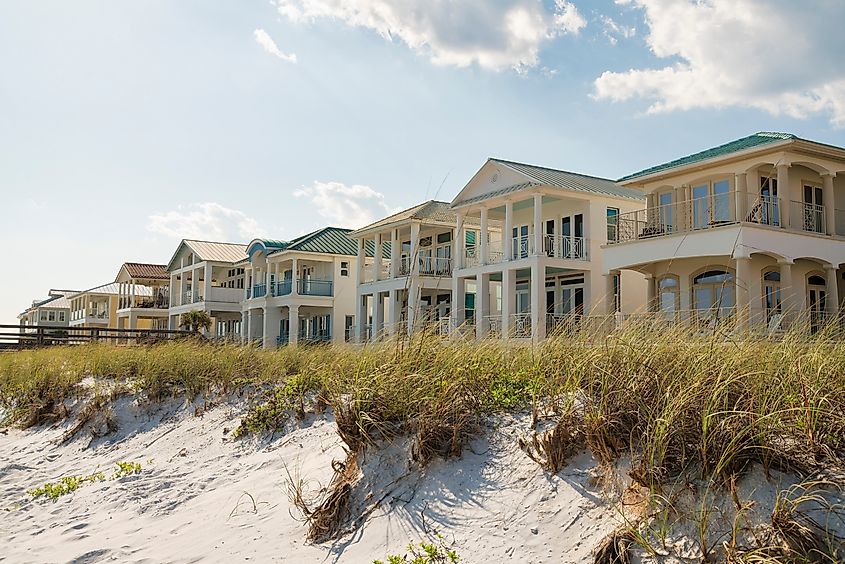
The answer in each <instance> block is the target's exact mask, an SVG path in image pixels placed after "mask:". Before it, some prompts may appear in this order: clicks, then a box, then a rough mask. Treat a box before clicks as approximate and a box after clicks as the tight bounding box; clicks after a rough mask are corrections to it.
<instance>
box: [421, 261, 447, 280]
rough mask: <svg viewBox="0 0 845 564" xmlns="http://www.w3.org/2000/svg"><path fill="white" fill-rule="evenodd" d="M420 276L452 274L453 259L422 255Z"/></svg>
mask: <svg viewBox="0 0 845 564" xmlns="http://www.w3.org/2000/svg"><path fill="white" fill-rule="evenodd" d="M420 276H452V259H451V258H448V257H420Z"/></svg>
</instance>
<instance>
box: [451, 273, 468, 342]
mask: <svg viewBox="0 0 845 564" xmlns="http://www.w3.org/2000/svg"><path fill="white" fill-rule="evenodd" d="M466 295H467V294H466V282H465V281H464V279H463V278H459V277H458V276H456V275H455V276H453V277H452V327H451V329H452V331H453V332H454V331H457V329H458V328H459V327H460V326H461V325H463V324H464V321H465V319H466Z"/></svg>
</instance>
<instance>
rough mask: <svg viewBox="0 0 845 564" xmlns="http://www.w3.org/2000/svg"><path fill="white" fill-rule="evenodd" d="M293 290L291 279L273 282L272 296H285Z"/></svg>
mask: <svg viewBox="0 0 845 564" xmlns="http://www.w3.org/2000/svg"><path fill="white" fill-rule="evenodd" d="M291 291H293V282H292V281H291V280H282V281H281V282H276V283H275V284H273V296H274V297H277V298H278V297H280V296H287V295H289V294H290V293H291Z"/></svg>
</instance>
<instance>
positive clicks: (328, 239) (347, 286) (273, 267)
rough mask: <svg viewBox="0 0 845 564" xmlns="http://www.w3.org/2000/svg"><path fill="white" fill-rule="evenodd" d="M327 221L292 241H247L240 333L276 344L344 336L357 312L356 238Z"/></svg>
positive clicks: (265, 344) (271, 345) (346, 337)
mask: <svg viewBox="0 0 845 564" xmlns="http://www.w3.org/2000/svg"><path fill="white" fill-rule="evenodd" d="M349 233H350V230H349V229H340V228H337V227H325V228H322V229H318V230H317V231H314V232H312V233H308V234H307V235H303V236H301V237H297V238H296V239H293V240H292V241H275V240H269V239H255V240H254V241H252V242H251V243H250V244H249V245H248V246H247V251H246V252H247V257H248V258H247V259H246V260H245V261H243V262H242V263H240V264H241V265H242V266H243V268H244V269H245V280H246V284H245V286H246V288H245V289H244V290H243V302H242V303H241V313H242V323H241V337H242V340H243V341H245V342H252V343H259V344H261V345H262V346H263V347H264V348H268V349H270V348H275V347H277V346H282V345H288V344H291V345H295V344H297V343H319V342H344V341H347V340H349V339H350V337H351V336H352V331H353V327H354V318H355V268H356V264H357V256H356V248H355V240H354V239H352V238H350V237H349Z"/></svg>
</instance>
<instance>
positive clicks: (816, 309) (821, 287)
mask: <svg viewBox="0 0 845 564" xmlns="http://www.w3.org/2000/svg"><path fill="white" fill-rule="evenodd" d="M826 307H827V286H826V285H825V280H824V278H822V277H821V276H810V278H809V279H807V312H808V313H809V315H810V331H811V332H812V333H817V332H818V330H819V329H821V326H822V323H823V322H824V313H825V310H826Z"/></svg>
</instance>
